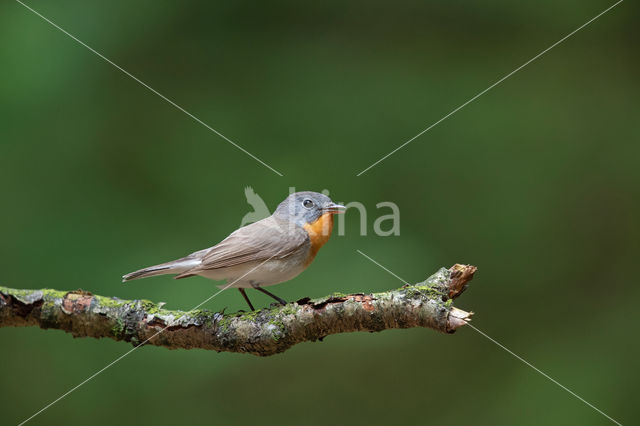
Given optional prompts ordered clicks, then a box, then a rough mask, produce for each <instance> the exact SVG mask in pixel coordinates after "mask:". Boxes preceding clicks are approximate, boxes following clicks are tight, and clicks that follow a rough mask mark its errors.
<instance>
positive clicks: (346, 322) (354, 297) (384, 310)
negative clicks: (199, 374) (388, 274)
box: [0, 264, 476, 356]
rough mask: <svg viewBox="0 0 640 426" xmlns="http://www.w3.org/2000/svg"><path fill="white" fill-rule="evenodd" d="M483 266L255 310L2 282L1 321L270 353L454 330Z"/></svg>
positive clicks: (1, 323) (154, 341) (78, 334)
mask: <svg viewBox="0 0 640 426" xmlns="http://www.w3.org/2000/svg"><path fill="white" fill-rule="evenodd" d="M475 271H476V267H475V266H470V265H459V264H457V265H454V266H452V267H451V268H450V269H445V268H442V269H440V270H439V271H438V272H436V273H435V274H433V275H432V276H431V277H429V278H428V279H427V280H425V281H424V282H421V283H418V284H414V285H409V284H407V285H405V286H403V287H401V288H398V289H395V290H391V291H387V292H382V293H371V294H367V293H358V294H347V295H344V294H339V293H336V294H333V295H331V296H327V297H323V298H320V299H309V298H305V299H301V300H298V301H297V302H291V303H288V304H287V305H285V306H281V305H277V306H271V307H268V308H264V309H261V310H258V311H254V312H238V313H232V314H222V313H218V312H211V311H207V310H193V311H175V310H168V309H164V308H163V307H162V306H163V304H156V303H153V302H150V301H148V300H121V299H118V298H115V297H104V296H98V295H94V294H91V293H88V292H85V291H82V290H77V291H68V292H67V291H59V290H50V289H42V290H17V289H11V288H7V287H0V327H12V326H13V327H23V326H39V327H41V328H45V329H46V328H55V329H60V330H64V331H66V332H68V333H71V334H72V335H73V336H74V337H95V338H101V337H109V338H112V339H114V340H123V341H127V342H131V343H132V344H134V345H141V344H150V345H157V346H164V347H167V348H170V349H177V348H184V349H191V348H201V349H210V350H215V351H228V352H246V353H251V354H254V355H260V356H267V355H273V354H276V353H279V352H284V351H285V350H287V349H289V348H290V347H292V346H293V345H296V344H298V343H301V342H306V341H316V340H321V339H323V338H324V337H326V336H328V335H331V334H337V333H348V332H354V331H369V332H374V331H382V330H386V329H391V328H411V327H428V328H432V329H434V330H438V331H441V332H443V333H453V332H454V331H455V330H456V329H457V328H459V327H461V326H463V325H464V324H466V322H467V321H469V320H470V318H471V315H472V313H470V312H465V311H462V310H460V309H457V308H455V307H453V299H455V298H456V297H458V296H459V295H460V294H461V293H462V292H463V291H464V290H465V289H466V287H467V284H468V282H469V281H470V280H471V279H472V278H473V274H474V273H475Z"/></svg>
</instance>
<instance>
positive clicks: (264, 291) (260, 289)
mask: <svg viewBox="0 0 640 426" xmlns="http://www.w3.org/2000/svg"><path fill="white" fill-rule="evenodd" d="M251 285H252V286H253V288H255V289H256V290H258V291H261V292H263V293H264V294H266V295H267V296H271V297H273V298H274V299H276V300H277V301H278V302H280V304H281V305H286V304H287V301H286V300H284V299H283V298H281V297H278V296H276V295H275V294H273V293H271V292H269V291H267V290H265V289H264V288H262V287H260V286H259V285H258V284H256V283H254V282H251Z"/></svg>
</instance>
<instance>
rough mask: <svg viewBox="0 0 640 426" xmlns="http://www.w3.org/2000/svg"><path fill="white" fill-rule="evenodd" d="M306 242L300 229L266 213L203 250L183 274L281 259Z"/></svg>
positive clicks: (306, 237)
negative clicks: (218, 242) (192, 266)
mask: <svg viewBox="0 0 640 426" xmlns="http://www.w3.org/2000/svg"><path fill="white" fill-rule="evenodd" d="M308 241H309V237H308V234H307V233H306V231H304V230H303V229H302V228H300V227H298V226H296V225H293V224H290V223H289V222H287V221H282V220H279V219H276V218H275V217H273V216H269V217H268V218H266V219H262V220H260V221H258V222H255V223H252V224H251V225H247V226H245V227H242V228H240V229H238V230H236V231H235V232H233V233H232V234H231V235H229V236H228V237H227V238H225V239H224V240H223V241H221V242H220V244H218V245H216V246H214V247H211V248H210V249H209V250H206V251H204V253H202V254H201V255H200V256H201V263H200V265H198V266H197V267H196V268H194V269H192V270H190V271H188V272H187V273H194V272H196V271H202V270H207V269H218V268H226V267H229V266H234V265H238V264H241V263H245V262H256V261H257V262H261V261H265V260H267V259H269V258H275V259H278V258H280V259H281V258H283V257H286V256H288V255H290V254H291V253H293V252H294V251H295V250H297V249H299V248H300V247H301V246H303V245H304V244H307V243H308Z"/></svg>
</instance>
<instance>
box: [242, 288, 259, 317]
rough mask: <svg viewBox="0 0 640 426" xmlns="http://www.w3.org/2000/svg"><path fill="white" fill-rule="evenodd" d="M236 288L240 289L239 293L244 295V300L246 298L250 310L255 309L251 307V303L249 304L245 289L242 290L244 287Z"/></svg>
mask: <svg viewBox="0 0 640 426" xmlns="http://www.w3.org/2000/svg"><path fill="white" fill-rule="evenodd" d="M238 290H240V293H241V294H242V297H244V300H246V301H247V303H248V304H249V308H251V310H252V311H255V309H253V305H252V304H251V301H250V300H249V298H248V297H247V293H245V291H244V288H239V289H238Z"/></svg>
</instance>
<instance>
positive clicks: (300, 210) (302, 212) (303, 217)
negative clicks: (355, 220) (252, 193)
mask: <svg viewBox="0 0 640 426" xmlns="http://www.w3.org/2000/svg"><path fill="white" fill-rule="evenodd" d="M344 210H345V207H344V206H342V205H340V204H336V203H334V202H333V201H331V198H329V197H327V196H326V195H324V194H320V193H318V192H311V191H303V192H295V193H293V194H291V195H289V196H288V197H287V198H286V199H285V200H284V201H283V202H281V203H280V205H279V206H278V208H277V209H276V211H275V212H274V215H277V216H279V217H281V218H283V219H287V220H288V221H290V222H294V223H295V224H297V225H299V226H302V227H305V225H306V226H309V225H314V224H315V223H317V222H318V221H319V220H321V218H323V217H324V218H327V217H331V216H333V215H334V214H336V213H342V212H344Z"/></svg>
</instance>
